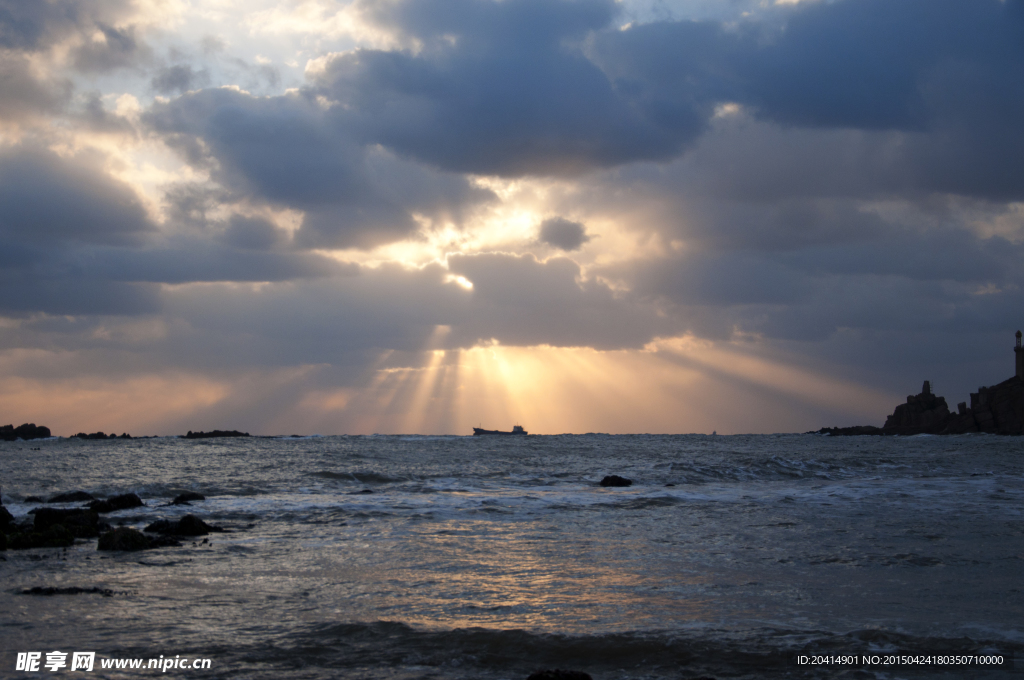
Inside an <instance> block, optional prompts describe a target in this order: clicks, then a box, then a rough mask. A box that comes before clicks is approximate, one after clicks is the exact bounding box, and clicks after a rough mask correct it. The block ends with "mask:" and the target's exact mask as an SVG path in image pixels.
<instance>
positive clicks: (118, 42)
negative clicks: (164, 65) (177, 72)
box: [71, 25, 150, 73]
mask: <svg viewBox="0 0 1024 680" xmlns="http://www.w3.org/2000/svg"><path fill="white" fill-rule="evenodd" d="M97 30H98V31H99V34H101V35H102V36H103V40H87V41H86V42H85V43H84V44H82V45H79V46H78V47H76V48H75V49H74V50H72V52H71V58H72V60H73V62H74V64H75V67H76V68H78V70H80V71H83V72H85V73H102V72H104V71H112V70H114V69H118V68H125V67H129V66H133V67H134V66H141V62H142V61H143V60H145V59H147V58H148V57H149V56H150V51H149V49H148V48H147V47H146V46H145V45H144V44H143V43H141V42H140V41H139V40H138V39H137V38H136V37H135V29H134V28H133V27H128V28H115V27H113V26H105V25H99V26H97Z"/></svg>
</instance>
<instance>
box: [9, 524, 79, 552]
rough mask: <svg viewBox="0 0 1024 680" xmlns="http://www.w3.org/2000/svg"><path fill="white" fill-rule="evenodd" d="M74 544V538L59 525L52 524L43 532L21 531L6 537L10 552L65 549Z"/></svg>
mask: <svg viewBox="0 0 1024 680" xmlns="http://www.w3.org/2000/svg"><path fill="white" fill-rule="evenodd" d="M74 542H75V537H74V536H72V535H71V532H70V531H68V530H67V529H65V528H64V527H63V526H62V525H60V524H54V525H53V526H51V527H49V528H47V529H46V530H45V531H22V532H19V533H15V534H9V535H8V536H7V547H8V548H10V549H11V550H28V549H30V548H67V547H68V546H71V545H73V544H74Z"/></svg>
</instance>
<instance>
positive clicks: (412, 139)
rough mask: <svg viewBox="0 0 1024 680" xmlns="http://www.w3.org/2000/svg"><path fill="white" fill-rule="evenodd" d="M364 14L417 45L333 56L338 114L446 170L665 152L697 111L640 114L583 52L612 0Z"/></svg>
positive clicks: (519, 1) (370, 136)
mask: <svg viewBox="0 0 1024 680" xmlns="http://www.w3.org/2000/svg"><path fill="white" fill-rule="evenodd" d="M367 13H368V14H369V15H370V16H373V17H374V18H375V19H376V20H377V21H378V22H380V23H382V24H385V25H388V26H391V27H397V28H399V29H400V30H402V31H403V32H405V33H407V34H409V35H410V36H411V37H412V38H415V39H417V40H419V41H421V42H422V43H423V45H424V47H423V49H422V50H420V51H419V52H417V53H416V54H412V53H408V52H384V51H378V50H359V51H356V52H354V53H349V54H344V55H340V56H337V57H335V58H333V59H331V60H330V61H329V62H328V63H327V65H326V67H325V69H324V71H323V72H322V73H321V74H319V76H318V77H317V79H316V85H317V86H318V87H319V88H320V90H321V91H322V92H324V93H325V94H327V96H329V97H330V98H331V99H333V100H335V101H339V102H341V103H342V104H343V106H339V107H336V108H335V109H334V116H335V118H336V119H337V120H338V122H339V124H342V125H346V126H351V127H352V128H353V129H355V130H358V131H359V133H360V134H361V135H362V136H363V137H364V138H365V139H367V140H368V141H373V142H379V143H382V144H384V145H386V146H388V147H389V148H392V149H394V150H396V151H397V152H398V153H401V154H406V155H409V156H412V157H415V158H417V159H419V160H421V161H423V162H426V163H429V164H432V165H436V166H438V167H442V168H445V169H448V170H455V171H459V172H473V173H483V174H498V175H511V176H516V175H526V174H564V173H574V172H580V171H583V170H586V169H588V168H591V167H595V166H607V165H615V164H619V163H624V162H628V161H631V160H636V159H639V158H667V157H671V156H673V155H675V154H676V153H678V151H679V150H680V149H681V148H682V146H683V144H684V143H686V142H688V141H689V140H692V139H693V138H694V137H695V136H696V134H697V133H698V132H699V131H700V129H701V128H702V125H703V123H702V117H701V116H700V115H697V114H695V113H694V112H693V111H692V110H685V111H679V112H677V115H676V116H675V118H674V120H673V125H672V127H671V128H668V129H666V128H665V127H663V126H660V125H658V124H655V123H653V122H652V121H650V120H648V119H647V118H646V117H645V116H643V115H641V114H640V113H638V111H637V110H636V108H635V107H634V106H633V105H632V103H631V102H630V101H629V99H628V97H627V98H624V97H622V96H620V95H619V94H618V93H616V91H615V90H614V88H613V87H612V84H611V83H610V82H609V80H608V78H607V77H606V76H605V74H604V73H602V72H601V71H600V70H599V69H598V68H597V66H596V65H595V64H594V63H593V62H591V61H590V60H588V59H587V57H586V56H585V55H584V54H583V51H582V47H581V44H582V42H583V41H584V40H585V39H586V38H587V36H588V35H589V34H590V32H592V31H596V30H601V29H604V28H605V27H607V26H608V25H609V23H610V22H611V20H612V18H613V16H614V14H615V4H614V3H613V2H610V1H604V0H584V1H576V2H570V1H566V0H558V1H555V2H548V1H541V0H514V1H511V2H484V1H480V0H458V1H456V2H442V1H440V0H425V1H419V2H409V1H406V2H396V3H377V4H375V5H372V6H370V7H369V8H368V9H367Z"/></svg>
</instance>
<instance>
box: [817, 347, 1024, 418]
mask: <svg viewBox="0 0 1024 680" xmlns="http://www.w3.org/2000/svg"><path fill="white" fill-rule="evenodd" d="M1013 352H1014V355H1015V359H1016V361H1015V364H1016V374H1015V375H1014V376H1013V377H1012V378H1009V379H1007V380H1004V381H1003V382H1001V383H999V384H998V385H992V386H991V387H979V388H978V391H977V392H972V393H971V405H970V407H968V406H967V402H963V401H962V402H960V403H959V404H957V411H956V413H950V411H949V406H947V405H946V398H945V397H939V396H936V395H934V394H932V390H931V384H930V383H929V382H928V381H927V380H925V381H924V385H923V386H922V387H921V392H920V393H919V394H912V395H910V396H908V397H907V403H905V404H900V405H899V406H897V407H896V410H895V411H893V412H892V415H890V416H889V417H888V418H886V420H885V424H884V425H883V426H882V427H875V426H873V425H857V426H854V427H823V428H821V429H820V430H818V433H819V434H829V435H833V436H836V435H839V436H850V435H862V434H879V435H884V434H900V435H912V434H964V433H966V432H988V433H990V434H1013V435H1020V434H1024V349H1022V348H1021V332H1020V331H1017V344H1016V346H1015V347H1014V348H1013Z"/></svg>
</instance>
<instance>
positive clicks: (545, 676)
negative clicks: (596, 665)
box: [526, 668, 594, 680]
mask: <svg viewBox="0 0 1024 680" xmlns="http://www.w3.org/2000/svg"><path fill="white" fill-rule="evenodd" d="M526 680H594V679H593V678H591V677H590V675H589V674H587V673H584V672H583V671H563V670H562V669H560V668H555V669H554V670H544V671H537V672H536V673H533V674H532V675H530V677H528V678H527V679H526Z"/></svg>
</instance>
